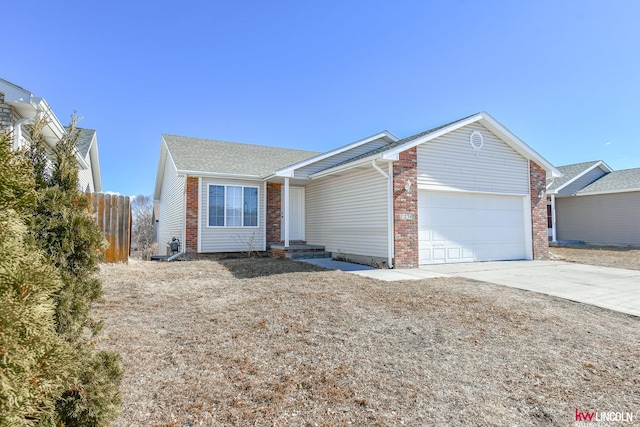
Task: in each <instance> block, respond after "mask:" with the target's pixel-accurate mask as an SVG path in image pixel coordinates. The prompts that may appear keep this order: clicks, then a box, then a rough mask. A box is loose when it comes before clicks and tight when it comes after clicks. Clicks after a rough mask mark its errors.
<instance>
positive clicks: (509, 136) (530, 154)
mask: <svg viewBox="0 0 640 427" xmlns="http://www.w3.org/2000/svg"><path fill="white" fill-rule="evenodd" d="M479 121H484V124H485V125H488V126H487V127H488V128H489V130H491V131H492V132H495V133H496V134H498V135H499V136H501V137H502V138H503V139H505V140H506V142H507V144H508V145H509V146H510V147H511V148H513V149H514V150H516V151H517V152H518V153H520V154H521V155H522V156H523V157H525V158H526V159H528V160H533V161H535V162H536V163H538V164H539V165H540V166H542V167H543V168H544V169H545V170H546V171H547V177H548V178H551V177H554V178H557V177H560V176H562V173H561V172H560V171H559V170H558V169H556V167H555V166H553V165H552V164H551V163H550V162H549V161H547V160H546V159H545V158H544V157H542V156H541V155H540V154H538V152H536V151H535V150H534V149H533V148H531V147H529V146H528V145H527V144H526V143H525V142H524V141H522V140H521V139H520V138H518V137H517V136H516V135H515V134H513V133H512V132H511V131H510V130H509V129H507V128H506V127H504V126H503V125H502V124H500V123H499V122H498V121H497V120H496V119H494V118H493V117H492V116H491V115H490V114H489V113H487V112H485V111H483V112H481V113H478V114H475V115H473V116H471V117H468V118H466V119H464V120H461V121H458V122H455V123H452V124H451V125H449V126H447V127H444V128H442V129H439V130H437V131H436V132H432V133H429V134H427V135H424V136H422V137H420V138H416V139H413V140H411V141H408V142H407V143H406V144H402V145H399V146H397V147H395V148H393V149H391V150H389V151H388V152H387V153H401V152H403V151H405V150H408V149H410V148H413V147H416V146H418V145H420V144H423V143H425V142H428V141H431V140H433V139H435V138H438V137H440V136H442V135H445V134H447V133H449V132H453V131H455V130H457V129H460V128H462V127H465V126H468V125H470V124H472V123H475V122H479Z"/></svg>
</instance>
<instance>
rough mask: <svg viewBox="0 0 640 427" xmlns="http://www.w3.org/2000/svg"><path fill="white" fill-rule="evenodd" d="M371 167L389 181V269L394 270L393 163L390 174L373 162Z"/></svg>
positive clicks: (390, 164) (390, 165) (390, 166)
mask: <svg viewBox="0 0 640 427" xmlns="http://www.w3.org/2000/svg"><path fill="white" fill-rule="evenodd" d="M371 166H373V168H374V169H375V170H377V171H378V172H380V174H381V175H382V176H384V177H385V178H386V179H387V197H388V200H387V254H388V255H387V258H388V259H387V267H389V268H393V255H394V253H393V236H394V234H393V179H392V177H393V163H389V173H387V172H385V171H383V170H382V169H381V168H380V166H378V164H377V163H376V161H375V159H374V160H371Z"/></svg>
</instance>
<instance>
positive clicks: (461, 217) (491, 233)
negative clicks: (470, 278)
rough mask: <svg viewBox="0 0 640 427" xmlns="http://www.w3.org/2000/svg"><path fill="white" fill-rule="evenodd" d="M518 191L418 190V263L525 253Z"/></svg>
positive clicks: (517, 256)
mask: <svg viewBox="0 0 640 427" xmlns="http://www.w3.org/2000/svg"><path fill="white" fill-rule="evenodd" d="M523 209H524V202H523V197H522V196H495V195H482V194H474V193H445V192H427V191H420V192H419V195H418V210H419V213H418V218H419V234H418V238H419V250H420V263H422V264H431V263H448V262H471V261H489V260H510V259H523V258H525V257H526V250H525V233H524V229H525V228H524V211H523Z"/></svg>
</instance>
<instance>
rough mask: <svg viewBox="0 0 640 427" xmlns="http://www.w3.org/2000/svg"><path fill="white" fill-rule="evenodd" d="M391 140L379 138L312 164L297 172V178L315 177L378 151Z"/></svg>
mask: <svg viewBox="0 0 640 427" xmlns="http://www.w3.org/2000/svg"><path fill="white" fill-rule="evenodd" d="M389 142H390V141H389V140H387V139H386V138H378V139H376V140H374V141H371V142H368V143H366V144H362V145H360V146H358V147H355V148H352V149H351V150H346V151H344V152H342V153H340V154H336V155H334V156H331V157H329V158H326V159H323V160H320V161H318V162H315V163H312V164H310V165H307V166H304V167H302V168H300V169H297V170H296V171H295V177H296V178H307V177H309V175H313V174H314V173H316V172H320V171H323V170H325V169H329V168H331V167H333V166H335V165H338V164H340V163H342V162H345V161H347V160H350V159H353V158H354V157H357V156H360V155H362V154H365V153H368V152H370V151H373V150H376V149H378V148H380V147H384V146H385V145H387V144H389Z"/></svg>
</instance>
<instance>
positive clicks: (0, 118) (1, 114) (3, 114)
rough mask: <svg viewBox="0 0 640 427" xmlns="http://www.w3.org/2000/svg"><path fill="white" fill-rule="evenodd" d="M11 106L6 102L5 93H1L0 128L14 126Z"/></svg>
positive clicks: (4, 128) (6, 128)
mask: <svg viewBox="0 0 640 427" xmlns="http://www.w3.org/2000/svg"><path fill="white" fill-rule="evenodd" d="M13 122H14V120H13V113H12V112H11V106H10V105H9V104H5V103H4V93H0V130H8V129H10V128H11V126H13Z"/></svg>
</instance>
